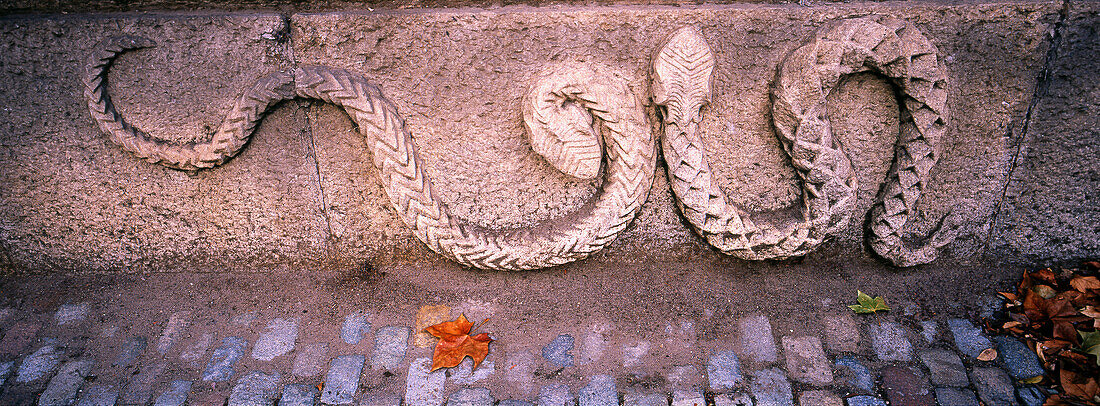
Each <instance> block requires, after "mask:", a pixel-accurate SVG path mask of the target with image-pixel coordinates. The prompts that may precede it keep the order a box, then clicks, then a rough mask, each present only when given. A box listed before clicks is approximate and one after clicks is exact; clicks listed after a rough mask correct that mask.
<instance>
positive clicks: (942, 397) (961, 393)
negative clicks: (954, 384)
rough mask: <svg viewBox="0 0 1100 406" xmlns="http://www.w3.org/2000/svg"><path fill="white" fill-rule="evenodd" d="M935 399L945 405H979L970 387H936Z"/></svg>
mask: <svg viewBox="0 0 1100 406" xmlns="http://www.w3.org/2000/svg"><path fill="white" fill-rule="evenodd" d="M936 401H937V402H939V404H941V405H945V406H981V404H980V403H978V398H976V397H974V391H972V390H970V389H961V388H936Z"/></svg>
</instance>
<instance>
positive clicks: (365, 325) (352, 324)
mask: <svg viewBox="0 0 1100 406" xmlns="http://www.w3.org/2000/svg"><path fill="white" fill-rule="evenodd" d="M369 318H370V315H368V314H367V313H366V312H363V311H357V312H352V313H349V314H348V315H347V316H345V317H344V324H343V325H341V326H340V339H342V340H344V342H345V343H348V344H352V345H355V344H359V341H360V340H362V339H363V337H364V336H366V335H367V333H369V332H370V322H368V321H367V319H369Z"/></svg>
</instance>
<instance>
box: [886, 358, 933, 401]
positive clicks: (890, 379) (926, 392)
mask: <svg viewBox="0 0 1100 406" xmlns="http://www.w3.org/2000/svg"><path fill="white" fill-rule="evenodd" d="M882 388H883V390H884V391H885V392H886V399H888V400H889V401H890V404H891V405H892V406H932V405H935V404H936V400H935V399H933V397H932V391H931V388H930V387H929V385H928V380H927V379H925V378H924V377H922V376H920V375H918V374H917V373H916V372H914V371H913V369H912V368H908V367H898V366H889V367H886V368H883V369H882Z"/></svg>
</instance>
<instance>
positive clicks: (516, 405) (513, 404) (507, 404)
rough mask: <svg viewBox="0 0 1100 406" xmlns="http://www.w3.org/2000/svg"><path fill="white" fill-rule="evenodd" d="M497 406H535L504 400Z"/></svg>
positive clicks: (524, 402)
mask: <svg viewBox="0 0 1100 406" xmlns="http://www.w3.org/2000/svg"><path fill="white" fill-rule="evenodd" d="M394 406H399V405H394ZM497 406H535V404H534V403H531V402H528V401H526V400H519V399H504V400H502V401H500V402H497Z"/></svg>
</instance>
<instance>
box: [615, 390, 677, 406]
mask: <svg viewBox="0 0 1100 406" xmlns="http://www.w3.org/2000/svg"><path fill="white" fill-rule="evenodd" d="M623 406H669V403H668V395H666V394H664V393H642V392H638V391H630V392H627V393H625V394H624V395H623Z"/></svg>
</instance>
